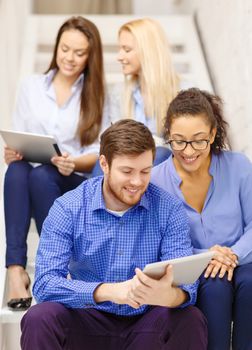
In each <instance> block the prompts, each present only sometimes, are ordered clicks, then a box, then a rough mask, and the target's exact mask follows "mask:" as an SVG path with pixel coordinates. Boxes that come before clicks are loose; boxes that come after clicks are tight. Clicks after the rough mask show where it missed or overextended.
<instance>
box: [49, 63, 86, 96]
mask: <svg viewBox="0 0 252 350" xmlns="http://www.w3.org/2000/svg"><path fill="white" fill-rule="evenodd" d="M56 72H57V69H56V68H54V69H51V70H49V72H48V73H46V74H45V86H46V88H47V89H49V87H50V85H51V84H52V81H53V78H54V76H55V74H56ZM83 81H84V73H82V74H81V75H80V76H79V77H78V78H77V79H76V80H75V82H74V83H73V86H72V91H73V90H75V89H76V88H78V87H79V86H81V85H82V84H83Z"/></svg>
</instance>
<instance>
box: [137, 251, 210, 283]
mask: <svg viewBox="0 0 252 350" xmlns="http://www.w3.org/2000/svg"><path fill="white" fill-rule="evenodd" d="M213 256H214V252H212V251H207V252H205V253H200V254H195V255H189V256H185V257H182V258H176V259H171V260H164V261H159V262H156V263H152V264H147V265H146V266H145V268H144V269H143V272H144V273H145V274H146V275H148V276H149V277H152V278H155V279H160V278H161V277H162V276H163V275H164V274H165V271H166V267H167V266H168V265H172V266H173V276H174V280H173V285H176V286H178V285H180V284H190V283H194V282H195V281H196V280H197V279H198V278H199V276H200V275H201V273H202V272H203V271H204V270H205V268H206V267H207V265H208V263H209V262H210V260H211V259H212V258H213Z"/></svg>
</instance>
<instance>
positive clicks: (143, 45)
mask: <svg viewBox="0 0 252 350" xmlns="http://www.w3.org/2000/svg"><path fill="white" fill-rule="evenodd" d="M170 51H171V49H170V45H169V43H168V39H167V37H166V34H165V32H164V30H163V28H162V27H161V25H160V24H159V23H158V22H157V21H155V20H153V19H150V18H142V19H136V20H133V21H130V22H128V23H126V24H124V25H122V26H121V28H120V29H119V52H118V61H119V62H120V63H121V65H122V71H123V74H124V76H125V84H124V89H123V93H121V94H119V93H118V88H117V92H116V89H115V90H114V93H113V94H112V99H111V104H110V115H111V118H112V121H113V120H114V119H116V118H118V115H121V116H123V117H126V118H133V119H135V120H137V121H140V122H143V123H144V124H145V125H146V126H148V127H149V129H150V130H151V132H152V134H153V135H154V139H155V142H156V146H162V145H163V144H164V142H163V127H162V125H163V119H164V117H165V115H166V111H167V108H168V106H169V103H170V102H171V101H172V99H173V98H174V97H175V96H176V94H177V92H178V89H179V79H178V76H177V74H176V72H175V70H174V67H173V64H172V60H171V52H170ZM116 96H117V97H116ZM118 108H120V114H119V113H118ZM168 154H170V152H169V150H168V149H167V148H164V147H158V150H157V157H156V160H155V163H159V162H160V161H162V160H164V159H165V158H167V155H168Z"/></svg>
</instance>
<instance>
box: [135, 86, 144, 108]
mask: <svg viewBox="0 0 252 350" xmlns="http://www.w3.org/2000/svg"><path fill="white" fill-rule="evenodd" d="M133 98H134V100H135V102H136V103H137V104H139V105H141V106H142V105H143V97H142V95H141V92H140V87H139V85H136V86H135V88H134V90H133Z"/></svg>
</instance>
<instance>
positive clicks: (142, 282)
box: [21, 119, 207, 350]
mask: <svg viewBox="0 0 252 350" xmlns="http://www.w3.org/2000/svg"><path fill="white" fill-rule="evenodd" d="M154 157H155V143H154V140H153V137H152V135H151V132H150V131H149V129H148V128H147V127H146V126H144V125H143V124H142V123H139V122H136V121H133V120H129V119H125V120H121V121H119V122H117V123H115V124H113V125H112V126H111V127H109V128H108V129H107V130H106V131H105V132H104V133H103V134H102V136H101V145H100V165H101V168H102V170H103V172H104V177H96V178H93V179H90V180H88V181H85V182H84V183H83V184H81V185H80V186H79V187H78V188H77V189H75V190H73V191H71V192H68V193H66V194H65V195H64V196H62V197H60V198H58V199H57V200H56V201H55V203H54V205H53V206H52V208H51V210H50V212H49V215H48V217H47V219H46V220H45V222H44V225H43V230H42V234H41V239H40V244H39V249H38V253H37V260H36V273H35V283H34V288H33V293H34V296H35V298H36V300H37V301H38V302H39V304H37V305H35V306H33V307H32V308H31V309H30V310H29V311H28V312H27V313H26V315H25V316H24V318H23V319H22V323H21V328H22V337H21V345H22V349H23V350H28V349H29V350H31V349H36V350H40V349H43V350H44V349H47V350H50V349H52V350H56V349H71V350H74V349H88V350H89V349H92V350H96V349H97V350H98V349H113V350H117V349H119V348H123V349H129V350H136V349H137V350H139V349H147V350H154V349H155V350H157V349H174V350H175V349H176V350H180V349H181V350H184V349H191V350H197V349H199V350H203V349H206V346H207V330H206V323H205V320H204V317H203V316H202V314H201V313H200V311H199V310H198V309H196V308H195V307H194V306H192V304H194V303H195V299H196V288H197V283H195V284H192V285H182V286H180V287H175V286H173V285H172V280H173V272H172V268H171V266H170V267H168V268H167V271H166V274H165V275H164V276H163V277H162V278H161V279H160V280H154V279H152V278H150V277H148V276H147V275H145V274H144V273H143V272H142V269H143V268H144V266H145V265H146V264H147V263H150V262H155V261H159V260H166V259H171V258H176V257H181V256H186V255H190V254H192V245H191V240H190V237H189V229H188V219H187V216H186V214H185V211H184V209H183V205H182V203H181V202H180V201H179V200H177V199H175V197H172V196H171V195H169V194H168V193H166V192H165V191H163V190H161V189H159V188H158V187H156V186H155V185H152V184H149V181H150V173H151V168H152V164H153V159H154Z"/></svg>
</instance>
